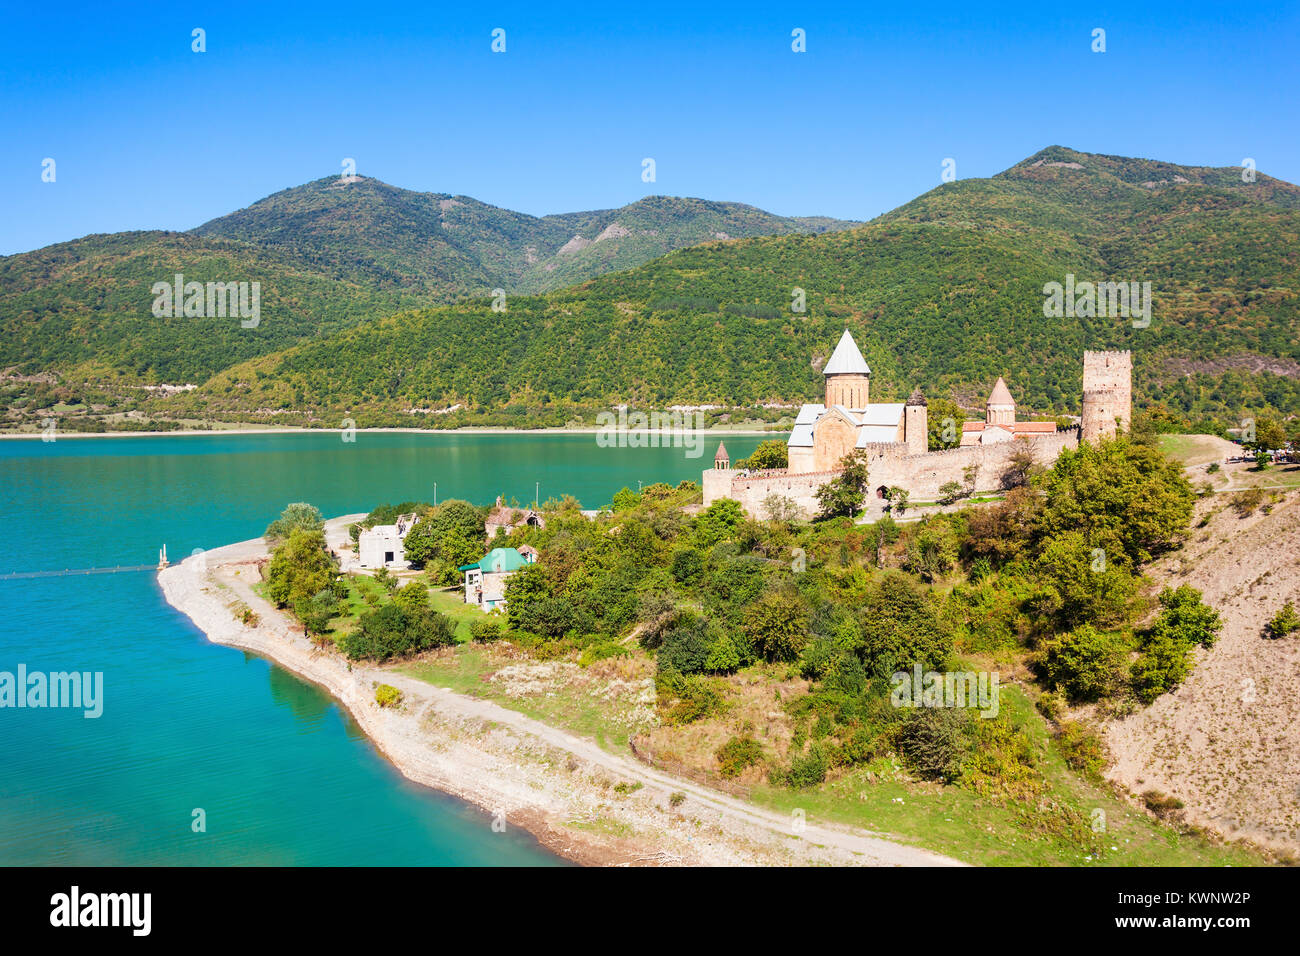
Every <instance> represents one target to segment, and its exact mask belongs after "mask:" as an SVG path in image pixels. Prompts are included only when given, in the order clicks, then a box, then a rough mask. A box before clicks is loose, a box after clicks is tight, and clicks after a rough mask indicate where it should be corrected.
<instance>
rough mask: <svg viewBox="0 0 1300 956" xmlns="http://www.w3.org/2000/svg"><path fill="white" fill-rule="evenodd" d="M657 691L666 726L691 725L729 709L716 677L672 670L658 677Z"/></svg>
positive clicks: (656, 681)
mask: <svg viewBox="0 0 1300 956" xmlns="http://www.w3.org/2000/svg"><path fill="white" fill-rule="evenodd" d="M655 691H656V693H657V694H658V697H659V706H660V708H661V709H662V711H663V721H664V723H665V724H669V725H677V724H689V723H691V722H693V721H696V720H701V719H703V718H705V717H709V716H712V715H714V714H718V713H721V712H722V711H723V710H725V709H726V699H725V698H724V697H723V696H722V691H721V689H720V688H719V687H718V683H717V681H716V680H714V679H712V678H708V677H701V676H699V675H694V674H681V673H678V672H675V671H668V672H666V673H660V674H659V676H658V677H656V678H655Z"/></svg>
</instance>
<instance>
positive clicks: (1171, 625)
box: [1151, 584, 1223, 647]
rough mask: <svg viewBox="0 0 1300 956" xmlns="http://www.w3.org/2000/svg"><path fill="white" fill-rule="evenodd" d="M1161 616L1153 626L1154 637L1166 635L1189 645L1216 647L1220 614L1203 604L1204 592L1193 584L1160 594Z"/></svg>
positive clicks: (1220, 625)
mask: <svg viewBox="0 0 1300 956" xmlns="http://www.w3.org/2000/svg"><path fill="white" fill-rule="evenodd" d="M1160 606H1161V608H1162V610H1161V611H1160V616H1159V617H1157V618H1156V621H1155V624H1154V625H1152V628H1151V632H1152V634H1153V635H1157V636H1158V635H1167V636H1168V637H1170V638H1172V639H1173V640H1176V641H1181V642H1182V643H1184V644H1186V645H1188V646H1189V647H1190V646H1191V645H1193V644H1200V645H1201V646H1202V647H1213V646H1214V642H1215V641H1216V640H1217V639H1218V636H1219V631H1220V630H1221V629H1222V627H1223V620H1222V619H1221V618H1220V617H1219V612H1218V611H1216V610H1215V609H1214V608H1212V607H1210V606H1209V605H1208V604H1205V603H1203V602H1202V601H1201V592H1200V591H1198V590H1197V589H1196V588H1194V587H1192V586H1191V585H1190V584H1182V585H1179V586H1178V587H1177V588H1169V587H1167V588H1165V589H1164V590H1163V591H1161V592H1160Z"/></svg>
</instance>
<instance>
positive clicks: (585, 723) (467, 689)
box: [394, 609, 633, 754]
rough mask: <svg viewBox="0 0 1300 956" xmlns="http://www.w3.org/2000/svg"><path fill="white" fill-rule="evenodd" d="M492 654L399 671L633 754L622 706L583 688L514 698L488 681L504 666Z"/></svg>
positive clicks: (473, 649) (457, 653) (466, 654)
mask: <svg viewBox="0 0 1300 956" xmlns="http://www.w3.org/2000/svg"><path fill="white" fill-rule="evenodd" d="M471 610H472V609H471ZM476 613H477V612H476ZM490 654H491V651H490V649H489V648H487V647H484V646H482V645H473V644H471V645H465V646H461V647H457V648H455V649H454V650H453V651H452V652H451V653H448V654H440V655H438V656H437V657H436V658H434V659H431V660H424V661H413V662H408V663H404V664H398V665H396V666H395V668H394V669H395V670H396V671H397V672H398V673H401V674H405V675H407V676H408V677H414V678H416V679H417V680H422V681H425V682H426V683H429V684H433V685H435V686H437V687H446V688H448V689H449V690H452V691H455V692H456V693H458V694H466V695H468V696H470V697H478V698H480V699H483V700H490V701H493V702H494V703H497V704H500V705H501V706H502V707H505V708H506V709H508V710H513V711H516V712H518V713H521V714H524V715H525V716H527V717H532V718H533V719H534V720H540V721H541V722H542V723H544V724H549V725H550V726H552V727H557V728H559V729H561V730H564V731H567V732H568V733H571V734H573V735H575V736H577V737H582V738H584V739H586V740H590V741H592V742H594V743H595V744H596V745H597V746H599V747H600V748H601V749H603V750H607V751H609V752H611V753H621V754H626V753H630V748H629V746H628V739H629V737H631V735H632V733H633V730H632V729H630V728H629V727H628V726H627V725H626V724H625V723H623V722H621V721H620V720H619V719H618V716H619V713H620V706H619V705H618V704H617V703H614V702H610V701H606V700H603V699H600V697H599V696H597V695H593V694H589V693H587V692H585V691H584V690H583V689H581V688H572V689H570V688H564V687H561V688H559V689H558V690H556V691H555V693H554V694H553V695H552V694H534V695H529V696H524V697H511V696H510V695H508V694H507V693H506V692H505V689H504V688H503V687H502V686H501V685H500V684H496V683H492V682H489V681H488V680H486V678H487V677H488V676H489V675H490V674H492V673H493V672H494V671H495V670H497V669H498V667H499V664H498V663H496V662H495V661H494V660H493V659H492V658H491V656H490Z"/></svg>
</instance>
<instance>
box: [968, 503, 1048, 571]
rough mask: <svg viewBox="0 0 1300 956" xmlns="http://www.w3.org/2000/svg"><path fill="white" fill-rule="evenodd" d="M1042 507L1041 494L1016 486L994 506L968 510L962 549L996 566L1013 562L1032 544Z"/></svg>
mask: <svg viewBox="0 0 1300 956" xmlns="http://www.w3.org/2000/svg"><path fill="white" fill-rule="evenodd" d="M1042 506H1043V500H1042V496H1041V495H1039V494H1038V493H1037V492H1036V491H1034V490H1033V489H1030V488H1025V487H1020V488H1013V489H1012V490H1011V491H1009V492H1007V496H1006V497H1005V498H1004V499H1003V500H1002V501H1000V502H998V503H997V504H994V505H988V506H986V507H983V508H973V509H971V511H970V512H969V514H968V515H967V519H966V521H967V528H968V531H967V535H966V547H967V548H968V549H969V550H970V552H971V553H972V554H974V555H980V556H985V557H988V558H991V559H992V560H994V561H996V562H997V563H998V564H1003V563H1005V562H1007V561H1011V560H1014V559H1015V558H1017V557H1018V556H1020V555H1021V554H1022V553H1024V552H1025V551H1026V550H1028V548H1029V546H1030V544H1031V543H1032V542H1033V538H1034V529H1035V527H1036V526H1037V524H1038V516H1039V514H1040V512H1041V511H1042Z"/></svg>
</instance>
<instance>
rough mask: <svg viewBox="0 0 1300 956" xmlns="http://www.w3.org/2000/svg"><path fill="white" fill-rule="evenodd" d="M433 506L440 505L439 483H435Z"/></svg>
mask: <svg viewBox="0 0 1300 956" xmlns="http://www.w3.org/2000/svg"><path fill="white" fill-rule="evenodd" d="M433 506H434V507H435V508H436V507H438V483H437V482H436V481H435V482H434V483H433Z"/></svg>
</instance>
